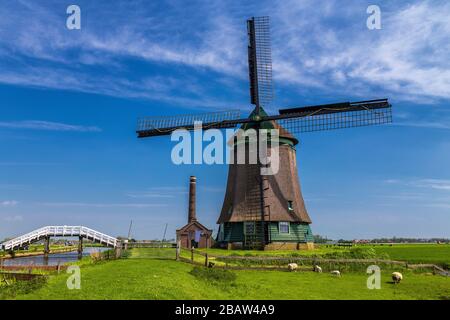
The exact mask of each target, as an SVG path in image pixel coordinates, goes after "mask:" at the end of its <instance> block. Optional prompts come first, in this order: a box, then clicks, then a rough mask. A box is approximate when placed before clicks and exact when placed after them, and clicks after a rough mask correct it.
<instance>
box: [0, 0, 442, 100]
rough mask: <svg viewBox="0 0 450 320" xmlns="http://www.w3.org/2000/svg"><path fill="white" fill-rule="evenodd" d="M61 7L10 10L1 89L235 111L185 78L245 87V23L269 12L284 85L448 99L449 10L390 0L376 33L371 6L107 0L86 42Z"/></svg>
mask: <svg viewBox="0 0 450 320" xmlns="http://www.w3.org/2000/svg"><path fill="white" fill-rule="evenodd" d="M53 4H54V3H53V1H49V2H46V3H45V4H44V3H41V2H39V3H38V2H36V1H25V0H23V1H20V2H17V3H14V4H8V5H5V6H2V8H0V14H1V16H2V21H1V22H0V48H2V49H0V56H2V58H3V59H2V60H3V61H4V63H3V64H2V65H1V69H2V71H1V72H0V82H3V83H9V84H15V85H26V86H38V87H48V88H55V89H64V90H78V91H83V92H90V93H99V94H104V95H112V96H120V97H128V98H140V99H152V100H161V101H165V102H172V103H177V104H180V105H188V106H199V107H204V106H210V107H214V106H221V107H222V106H224V105H225V103H226V102H222V103H221V102H218V101H217V98H215V97H214V95H211V94H210V93H209V92H207V91H206V92H196V89H193V88H192V86H191V84H192V83H195V82H196V77H197V76H192V77H187V78H185V77H184V75H186V74H190V71H189V70H193V69H195V70H196V71H198V72H200V74H201V76H202V77H204V76H205V74H207V76H208V78H209V79H211V81H215V79H220V78H223V77H226V78H229V79H232V80H234V81H229V80H227V81H224V82H222V83H223V84H225V85H226V83H230V82H231V83H233V82H236V81H241V80H246V68H247V61H246V33H245V24H244V21H245V18H246V15H247V14H248V12H254V13H255V14H257V15H258V14H267V11H266V10H265V8H267V7H270V8H271V18H272V27H273V32H272V36H273V58H274V59H273V60H274V76H275V79H276V80H277V87H279V88H289V90H294V91H295V92H299V93H301V92H302V90H307V89H310V88H313V89H314V88H315V89H317V88H319V89H320V90H321V91H323V92H324V93H325V94H330V95H331V94H336V93H339V94H340V95H361V96H364V97H368V96H375V95H376V96H378V95H379V94H380V93H381V92H382V93H383V94H386V95H389V96H391V97H392V96H394V97H395V98H396V99H397V100H399V99H403V100H412V101H416V102H417V101H421V102H423V101H429V99H449V98H450V90H448V88H449V87H450V61H449V59H448V52H449V51H450V38H449V37H450V20H449V19H448V15H449V14H450V3H448V2H446V1H429V0H426V1H417V2H413V3H412V4H411V3H410V2H405V1H398V2H395V3H388V2H382V3H381V4H380V6H381V10H382V27H383V29H382V30H375V31H369V30H368V29H367V28H366V27H365V22H366V19H367V14H366V8H367V5H368V4H369V3H368V2H367V3H364V2H361V1H356V0H355V1H350V2H348V3H346V6H345V7H344V6H342V4H341V2H340V1H337V0H329V1H326V2H317V1H313V0H304V1H297V0H283V1H277V2H273V1H269V0H263V1H262V2H260V1H259V2H258V3H256V2H255V3H248V4H240V3H239V4H238V3H229V2H227V3H226V4H225V3H224V2H222V1H208V2H197V1H195V2H194V3H192V5H191V6H189V8H184V9H183V10H180V9H179V8H178V7H177V6H176V5H174V4H173V2H172V1H161V2H157V3H156V2H155V3H153V2H152V3H149V2H148V1H133V2H127V3H126V4H121V7H120V10H116V8H115V6H112V5H110V4H106V3H100V2H98V3H96V4H95V5H96V6H98V8H97V10H91V11H90V12H91V14H90V15H89V16H88V17H87V20H86V24H85V25H84V27H82V30H81V32H78V33H74V32H70V31H68V30H66V29H65V28H64V27H63V25H64V24H63V23H62V21H61V16H60V13H59V12H57V8H59V6H55V5H53ZM85 4H86V3H85V2H83V1H81V3H80V5H81V7H82V8H83V6H84V5H85ZM90 5H91V4H90ZM90 5H89V6H90ZM86 7H88V5H87V4H86ZM92 11H95V13H92ZM24 16H26V17H27V19H24V18H23V17H24ZM174 21H176V23H174ZM12 30H14V32H11V31H12ZM36 30H39V32H36ZM129 59H135V60H139V61H141V62H143V63H144V64H145V63H149V64H153V65H156V66H158V67H160V66H170V67H172V69H171V70H172V71H173V70H175V69H176V70H177V72H181V73H182V74H180V75H179V76H177V77H176V78H177V80H176V81H171V79H170V78H171V77H168V76H167V73H164V72H161V77H159V78H158V77H155V78H150V79H146V78H145V77H139V76H136V75H134V74H131V73H130V72H131V71H130V70H129V69H128V67H127V63H126V62H127V61H129ZM31 62H32V63H31ZM50 66H51V67H50ZM92 67H98V68H101V69H99V70H101V72H92ZM184 67H187V68H188V69H186V70H187V71H186V70H185V71H184V72H183V71H181V70H183V68H184ZM189 68H190V69H189ZM211 72H212V73H211ZM172 78H173V76H172ZM217 81H219V80H217ZM289 85H292V86H289ZM200 87H201V86H200ZM232 87H233V86H232ZM232 87H230V88H232ZM197 89H198V88H197ZM230 90H231V89H230ZM233 90H234V89H233Z"/></svg>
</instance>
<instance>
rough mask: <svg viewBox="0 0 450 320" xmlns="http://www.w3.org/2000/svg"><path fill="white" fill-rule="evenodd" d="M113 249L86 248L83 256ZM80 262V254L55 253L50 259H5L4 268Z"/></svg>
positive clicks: (41, 257)
mask: <svg viewBox="0 0 450 320" xmlns="http://www.w3.org/2000/svg"><path fill="white" fill-rule="evenodd" d="M109 249H111V248H105V247H86V248H83V256H88V255H90V254H91V253H93V252H103V251H106V250H109ZM75 261H78V252H77V251H72V252H64V253H55V254H51V253H50V254H49V255H48V258H45V257H44V256H43V255H41V256H32V257H18V258H14V259H4V260H3V265H4V266H29V265H35V266H56V265H58V264H65V263H68V262H75Z"/></svg>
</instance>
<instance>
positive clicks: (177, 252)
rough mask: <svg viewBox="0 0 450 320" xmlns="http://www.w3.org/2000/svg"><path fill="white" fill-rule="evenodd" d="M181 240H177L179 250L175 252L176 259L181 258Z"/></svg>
mask: <svg viewBox="0 0 450 320" xmlns="http://www.w3.org/2000/svg"><path fill="white" fill-rule="evenodd" d="M180 250H181V240H178V241H177V251H176V254H175V260H177V261H178V260H180Z"/></svg>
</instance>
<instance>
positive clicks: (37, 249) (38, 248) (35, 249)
mask: <svg viewBox="0 0 450 320" xmlns="http://www.w3.org/2000/svg"><path fill="white" fill-rule="evenodd" d="M77 248H78V247H77V246H60V245H54V246H50V253H61V252H70V251H74V250H77ZM42 254H44V246H43V245H31V246H30V247H29V248H28V250H18V251H15V252H14V255H13V256H11V254H10V253H9V252H5V251H0V258H1V259H9V258H12V257H15V258H18V257H28V256H37V255H42Z"/></svg>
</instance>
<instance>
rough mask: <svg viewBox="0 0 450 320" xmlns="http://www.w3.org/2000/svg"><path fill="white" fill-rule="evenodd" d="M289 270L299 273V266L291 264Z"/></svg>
mask: <svg viewBox="0 0 450 320" xmlns="http://www.w3.org/2000/svg"><path fill="white" fill-rule="evenodd" d="M288 269H289V271H297V269H298V265H297V264H296V263H289V264H288Z"/></svg>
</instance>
